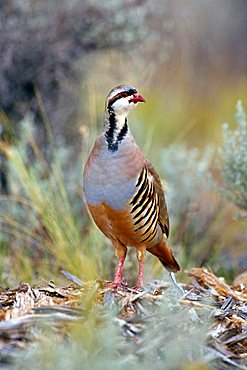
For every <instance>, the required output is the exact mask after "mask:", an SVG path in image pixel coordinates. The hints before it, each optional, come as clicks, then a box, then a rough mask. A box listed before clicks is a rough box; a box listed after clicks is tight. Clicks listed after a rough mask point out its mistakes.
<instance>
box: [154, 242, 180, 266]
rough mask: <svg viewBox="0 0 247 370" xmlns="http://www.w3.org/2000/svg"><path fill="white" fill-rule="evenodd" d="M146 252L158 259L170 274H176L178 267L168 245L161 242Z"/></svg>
mask: <svg viewBox="0 0 247 370" xmlns="http://www.w3.org/2000/svg"><path fill="white" fill-rule="evenodd" d="M147 251H148V252H150V253H151V254H153V255H154V256H156V257H158V258H159V260H160V262H161V263H162V265H163V266H164V267H165V268H166V269H167V270H168V271H170V272H178V271H179V270H180V266H179V264H178V262H177V261H176V259H175V257H174V256H173V252H172V250H171V249H170V247H169V245H168V244H167V243H166V242H165V241H162V242H161V243H159V244H156V245H155V246H153V247H152V248H149V249H147Z"/></svg>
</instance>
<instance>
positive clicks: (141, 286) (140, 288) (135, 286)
mask: <svg viewBox="0 0 247 370" xmlns="http://www.w3.org/2000/svg"><path fill="white" fill-rule="evenodd" d="M131 290H135V291H136V292H142V291H143V290H145V288H144V286H143V284H136V285H134V286H133V287H132V288H131Z"/></svg>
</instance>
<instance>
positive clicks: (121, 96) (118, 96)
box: [108, 89, 137, 107]
mask: <svg viewBox="0 0 247 370" xmlns="http://www.w3.org/2000/svg"><path fill="white" fill-rule="evenodd" d="M125 93H126V96H123V95H122V94H125ZM135 93H137V91H136V90H135V89H130V90H128V91H121V92H120V93H118V94H117V95H115V96H113V97H112V98H111V99H110V100H109V102H108V107H110V106H112V104H114V103H115V102H116V101H117V100H118V99H121V98H123V97H124V98H125V97H127V96H131V95H133V94H135Z"/></svg>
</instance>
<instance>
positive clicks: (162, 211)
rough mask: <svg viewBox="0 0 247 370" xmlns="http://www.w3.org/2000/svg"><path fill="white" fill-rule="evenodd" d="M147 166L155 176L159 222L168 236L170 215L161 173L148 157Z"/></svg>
mask: <svg viewBox="0 0 247 370" xmlns="http://www.w3.org/2000/svg"><path fill="white" fill-rule="evenodd" d="M146 166H147V169H148V172H149V173H150V174H151V175H152V176H153V178H154V187H155V190H156V192H157V194H158V199H159V216H158V222H159V224H160V226H161V229H162V231H163V232H164V233H165V234H166V236H167V238H168V236H169V216H168V210H167V205H166V199H165V194H164V189H163V186H162V184H161V181H160V178H159V175H158V173H157V171H156V170H155V168H154V167H153V166H152V164H151V162H149V160H147V159H146Z"/></svg>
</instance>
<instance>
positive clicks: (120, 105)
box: [106, 85, 145, 116]
mask: <svg viewBox="0 0 247 370" xmlns="http://www.w3.org/2000/svg"><path fill="white" fill-rule="evenodd" d="M139 102H145V99H144V98H143V97H142V96H141V95H140V94H138V92H137V91H136V89H135V88H134V87H131V86H126V85H120V86H117V87H114V89H112V90H111V91H110V92H109V94H108V96H107V98H106V109H107V110H108V112H109V113H110V112H111V111H113V112H114V113H115V114H116V115H125V116H127V115H128V113H129V111H130V110H131V109H132V108H133V107H134V106H135V105H136V104H137V103H139Z"/></svg>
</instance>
